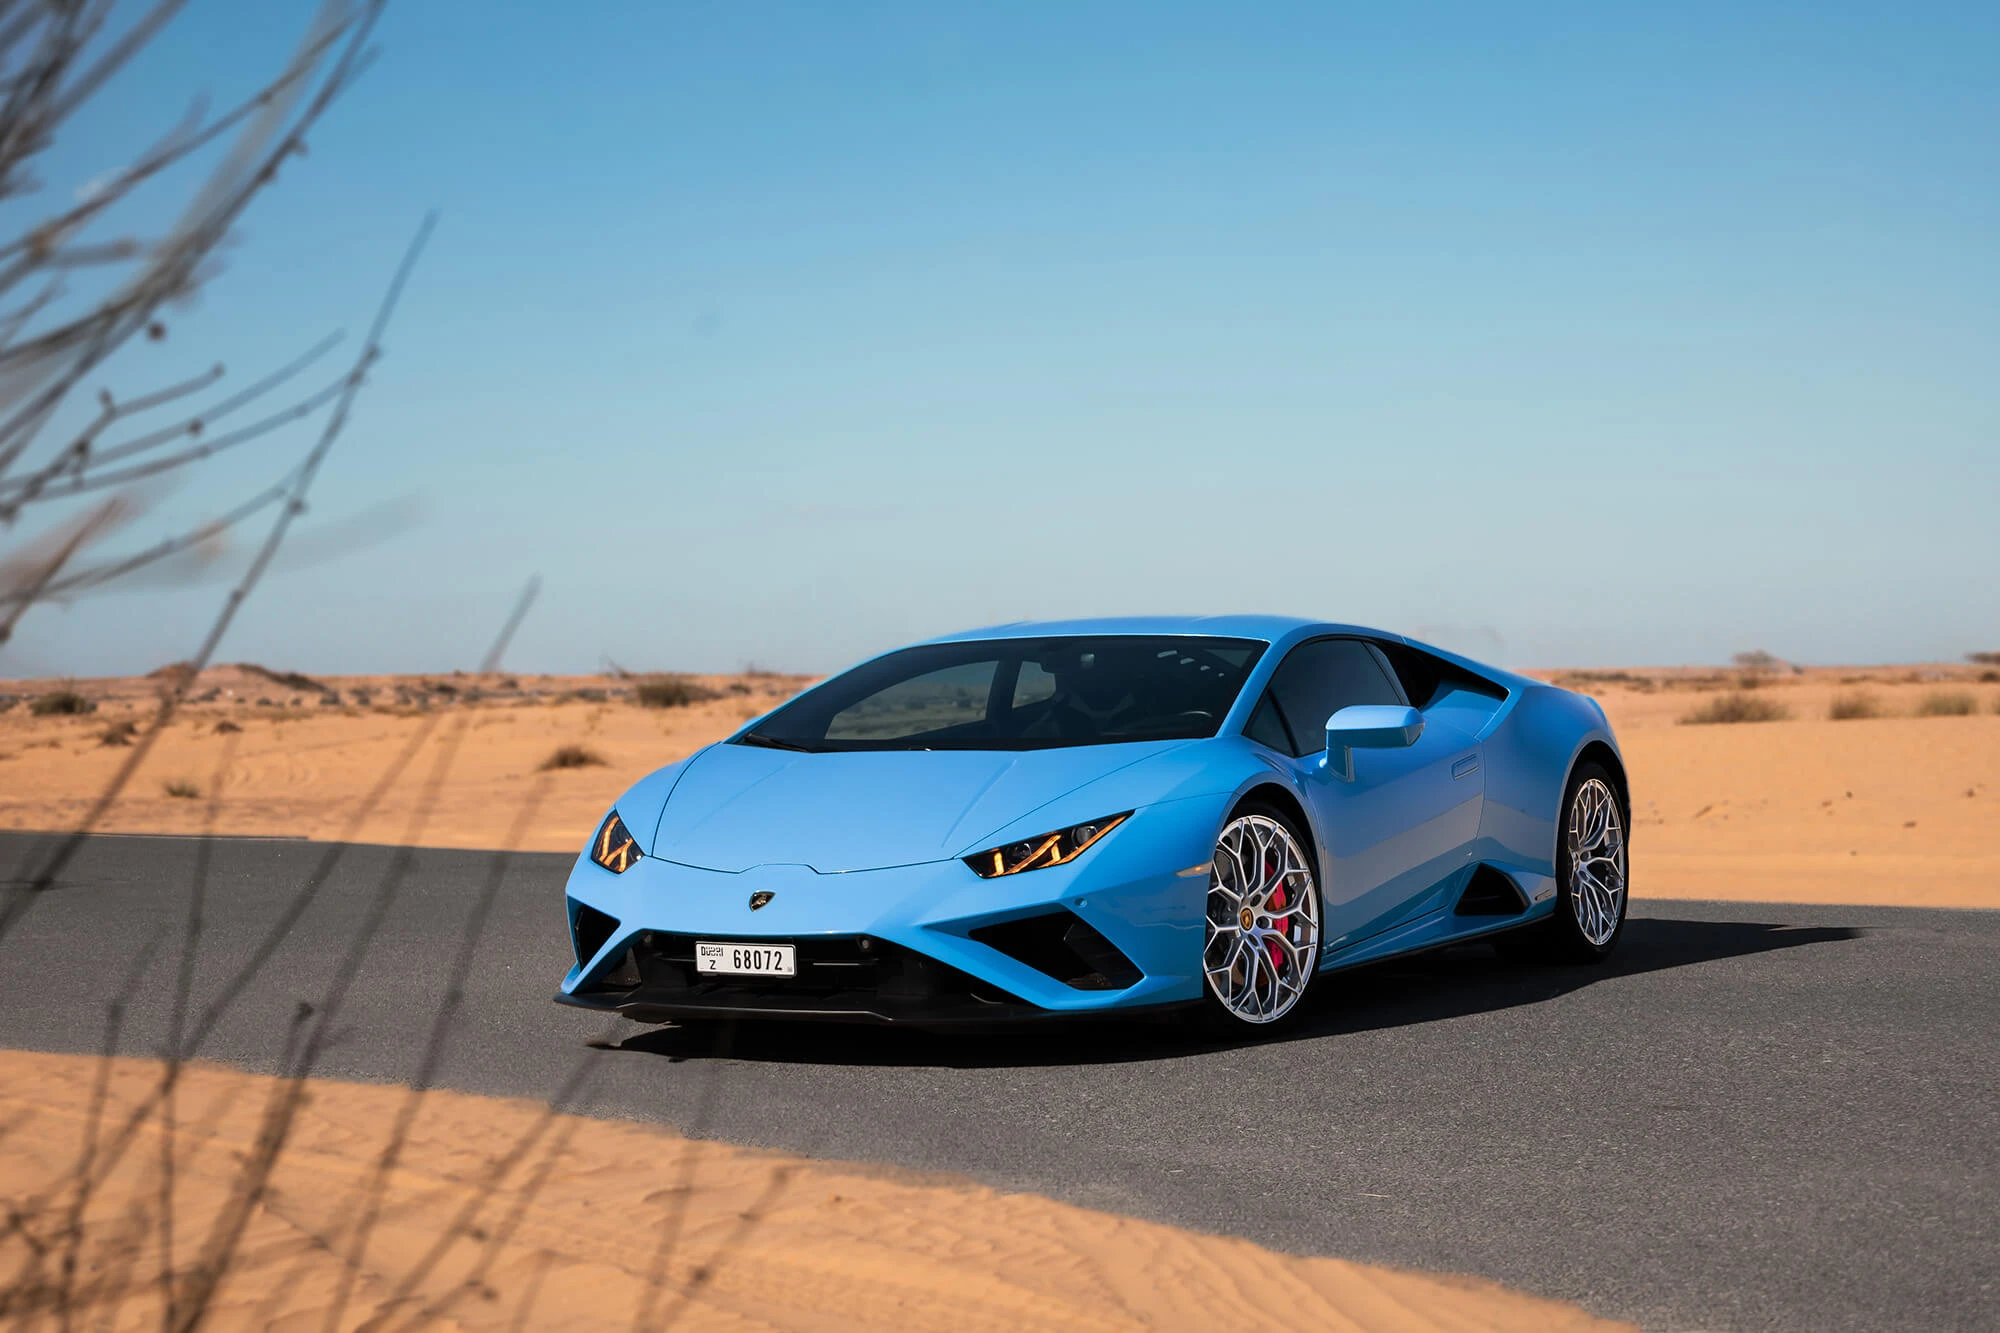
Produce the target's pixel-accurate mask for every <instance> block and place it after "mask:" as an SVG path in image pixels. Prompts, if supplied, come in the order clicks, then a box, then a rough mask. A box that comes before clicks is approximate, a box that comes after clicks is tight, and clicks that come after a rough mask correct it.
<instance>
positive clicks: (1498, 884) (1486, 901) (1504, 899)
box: [1454, 862, 1528, 916]
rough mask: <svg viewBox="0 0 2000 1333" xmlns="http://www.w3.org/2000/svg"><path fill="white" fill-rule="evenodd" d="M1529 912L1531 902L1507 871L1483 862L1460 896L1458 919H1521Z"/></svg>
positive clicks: (1457, 910) (1457, 909) (1473, 873)
mask: <svg viewBox="0 0 2000 1333" xmlns="http://www.w3.org/2000/svg"><path fill="white" fill-rule="evenodd" d="M1527 910H1528V899H1527V897H1526V895H1524V894H1523V893H1522V892H1521V888H1520V886H1519V885H1518V884H1516V883H1514V881H1513V880H1511V879H1509V878H1508V877H1507V875H1506V873H1505V872H1503V871H1499V870H1495V869H1494V868H1493V867H1492V866H1489V865H1487V864H1485V863H1484V862H1481V863H1480V865H1479V867H1478V868H1477V869H1475V870H1474V871H1473V872H1472V879H1471V880H1470V882H1468V883H1467V884H1466V886H1465V892H1464V893H1461V894H1459V895H1458V906H1457V908H1456V909H1454V911H1455V913H1456V915H1458V916H1519V915H1520V914H1521V913H1523V912H1525V911H1527Z"/></svg>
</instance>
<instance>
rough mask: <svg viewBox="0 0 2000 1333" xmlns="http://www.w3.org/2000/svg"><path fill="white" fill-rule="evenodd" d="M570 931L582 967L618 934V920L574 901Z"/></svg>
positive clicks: (571, 902)
mask: <svg viewBox="0 0 2000 1333" xmlns="http://www.w3.org/2000/svg"><path fill="white" fill-rule="evenodd" d="M569 929H570V937H571V938H572V940H574V942H575V944H576V961H577V965H578V966H579V967H581V966H582V965H583V964H585V963H588V962H589V961H590V960H591V959H593V958H595V957H597V951H598V950H599V949H602V948H603V947H604V945H605V943H606V942H607V941H608V940H610V938H611V937H612V936H613V935H616V934H617V933H618V918H617V917H615V916H607V915H606V914H605V913H603V912H600V911H598V910H597V909H596V908H595V907H591V906H589V905H588V904H585V903H580V902H577V901H575V900H574V899H572V900H571V901H570V917H569Z"/></svg>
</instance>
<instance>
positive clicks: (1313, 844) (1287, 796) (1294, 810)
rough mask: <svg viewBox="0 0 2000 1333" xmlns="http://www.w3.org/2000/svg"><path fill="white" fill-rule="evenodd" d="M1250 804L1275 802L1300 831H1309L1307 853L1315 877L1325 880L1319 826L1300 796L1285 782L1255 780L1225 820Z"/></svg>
mask: <svg viewBox="0 0 2000 1333" xmlns="http://www.w3.org/2000/svg"><path fill="white" fill-rule="evenodd" d="M1250 805H1268V806H1273V807H1275V808H1276V809H1278V810H1280V811H1282V812H1283V813H1284V814H1285V816H1286V817H1287V818H1289V819H1290V820H1291V821H1292V822H1293V824H1294V825H1295V826H1296V827H1297V828H1298V830H1299V832H1300V833H1302V834H1304V835H1305V845H1306V855H1307V856H1310V857H1311V858H1312V863H1313V864H1312V872H1313V878H1314V879H1316V880H1319V881H1320V882H1321V883H1324V882H1325V877H1324V876H1323V875H1321V873H1320V859H1319V830H1318V829H1317V828H1315V827H1314V825H1313V822H1312V819H1311V817H1310V816H1308V815H1307V814H1306V808H1305V806H1304V804H1303V803H1301V802H1300V800H1299V798H1298V796H1297V795H1296V794H1295V793H1294V792H1293V791H1292V790H1291V789H1290V788H1288V787H1284V786H1281V785H1280V784H1278V783H1276V782H1268V781H1266V782H1258V783H1255V784H1253V785H1252V786H1250V787H1248V788H1246V789H1245V790H1244V792H1243V794H1242V795H1240V796H1238V797H1237V798H1236V800H1235V802H1234V803H1233V804H1232V805H1231V806H1230V807H1229V812H1228V813H1227V814H1225V815H1224V816H1223V817H1222V822H1223V823H1224V824H1227V823H1228V822H1229V821H1230V820H1232V819H1234V818H1236V816H1237V815H1239V814H1241V813H1242V812H1243V808H1244V807H1245V806H1250Z"/></svg>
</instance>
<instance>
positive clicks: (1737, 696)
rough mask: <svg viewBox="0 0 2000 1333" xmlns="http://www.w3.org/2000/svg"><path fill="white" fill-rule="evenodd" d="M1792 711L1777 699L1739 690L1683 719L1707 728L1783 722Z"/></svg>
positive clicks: (1690, 724) (1687, 714)
mask: <svg viewBox="0 0 2000 1333" xmlns="http://www.w3.org/2000/svg"><path fill="white" fill-rule="evenodd" d="M1791 715H1792V710H1791V709H1789V708H1787V707H1785V705H1784V704H1782V703H1780V702H1778V701H1777V700H1776V699H1771V698H1767V697H1765V696H1764V695H1761V694H1751V693H1747V692H1743V691H1738V692H1737V693H1734V694H1723V695H1718V696H1717V697H1715V698H1713V699H1710V700H1709V701H1708V702H1707V703H1704V704H1702V705H1701V706H1700V707H1698V708H1695V709H1694V710H1693V711H1691V712H1688V713H1685V714H1683V715H1682V716H1681V722H1682V724H1683V725H1685V726H1707V725H1712V724H1716V723H1725V722H1782V721H1784V720H1785V719H1786V718H1788V717H1790V716H1791Z"/></svg>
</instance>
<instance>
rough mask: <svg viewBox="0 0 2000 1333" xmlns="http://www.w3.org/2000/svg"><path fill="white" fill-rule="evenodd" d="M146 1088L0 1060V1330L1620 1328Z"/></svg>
mask: <svg viewBox="0 0 2000 1333" xmlns="http://www.w3.org/2000/svg"><path fill="white" fill-rule="evenodd" d="M164 1068H165V1067H164V1066H163V1065H161V1064H158V1063H155V1062H152V1061H144V1060H116V1061H99V1060H95V1059H92V1058H89V1057H80V1056H60V1055H43V1054H29V1053H25V1052H7V1053H0V1129H4V1133H0V1196H4V1202H5V1206H6V1210H7V1217H8V1221H7V1223H6V1225H5V1226H4V1227H0V1325H5V1326H6V1327H9V1328H22V1329H31V1328H36V1327H47V1328H51V1329H53V1328H57V1327H68V1326H71V1323H72V1322H73V1323H74V1325H75V1326H80V1327H91V1328H114V1329H125V1328H133V1329H137V1328H157V1327H160V1326H161V1325H162V1315H163V1313H165V1311H163V1310H162V1304H163V1299H164V1297H165V1295H166V1293H167V1291H168V1290H169V1289H170V1290H171V1292H172V1299H173V1300H174V1302H175V1305H176V1310H175V1313H176V1315H177V1316H178V1317H179V1318H182V1319H185V1318H186V1317H187V1316H189V1315H190V1314H191V1313H192V1312H193V1311H194V1310H195V1309H196V1308H197V1306H198V1305H200V1304H202V1303H204V1302H205V1308H206V1309H207V1311H208V1314H209V1319H210V1325H209V1326H212V1327H218V1328H225V1329H227V1328H240V1327H258V1328H262V1327H282V1328H296V1329H320V1328H323V1327H327V1326H328V1316H329V1315H332V1314H333V1313H334V1312H335V1310H336V1307H337V1308H338V1317H337V1320H336V1321H335V1323H334V1326H335V1327H339V1328H346V1329H352V1328H358V1327H361V1326H363V1325H367V1326H368V1327H371V1328H381V1329H392V1328H405V1327H414V1326H417V1325H422V1326H424V1327H429V1328H465V1329H484V1328H495V1329H499V1328H506V1329H520V1328H631V1327H651V1328H663V1327H669V1326H672V1327H679V1328H688V1329H696V1328H698V1329H703V1330H729V1329H746V1330H747V1329H770V1328H784V1329H949V1330H952V1333H971V1331H972V1330H981V1329H1029V1328H1032V1329H1078V1330H1086V1329H1087V1330H1099V1329H1102V1330H1115V1329H1147V1328H1174V1329H1185V1328H1219V1327H1229V1328H1273V1329H1275V1328H1316V1329H1343V1330H1359V1329H1399V1330H1401V1329H1408V1330H1421V1329H1434V1330H1457V1331H1463V1333H1470V1331H1471V1330H1482V1329H1484V1330H1515V1329H1518V1330H1529V1329H1536V1330H1578V1331H1581V1330H1585V1329H1611V1328H1618V1327H1625V1326H1624V1325H1613V1324H1610V1323H1606V1322H1604V1321H1600V1320H1597V1319H1594V1318H1592V1317H1590V1316H1588V1315H1586V1314H1584V1313H1582V1312H1581V1311H1579V1310H1577V1309H1575V1308H1573V1307H1570V1306H1566V1305H1561V1304H1557V1303H1555V1302H1551V1301H1544V1300H1540V1299H1537V1298H1535V1297H1531V1296H1526V1295H1522V1294H1519V1293H1516V1292H1513V1291H1509V1290H1507V1289H1505V1288H1502V1287H1499V1286H1497V1285H1495V1284H1493V1283H1490V1282H1484V1281H1481V1280H1478V1279H1473V1278H1459V1277H1442V1276H1434V1275H1428V1274H1419V1273H1412V1272H1406V1271H1401V1270H1395V1269H1388V1268H1378V1267H1371V1266H1367V1265H1362V1264H1354V1263H1348V1262H1345V1261H1343V1260H1339V1259H1319V1258H1299V1257H1296V1256H1290V1255H1282V1254H1277V1253H1274V1252H1272V1251H1269V1250H1264V1249H1260V1248H1259V1247H1257V1246H1255V1245H1252V1244H1250V1243H1249V1242H1248V1241H1242V1240H1233V1239H1227V1238H1223V1237H1216V1236H1205V1235H1199V1234H1195V1233H1192V1232H1185V1231H1179V1230H1176V1229H1174V1228H1170V1227H1163V1226H1157V1225H1154V1224H1151V1223H1146V1222H1139V1221H1134V1220H1132V1219H1129V1218H1120V1217H1114V1216H1110V1215H1108V1214H1104V1213H1097V1212H1090V1211H1087V1210H1085V1209H1081V1208H1074V1207H1070V1206H1068V1205H1065V1204H1058V1203H1054V1202H1051V1201H1049V1200H1047V1199H1041V1198H1037V1197H1034V1196H1029V1195H1016V1194H1000V1193H996V1192H995V1191H993V1190H989V1189H985V1188H983V1187H979V1186H975V1185H971V1184H967V1183H964V1182H961V1181H956V1180H949V1179H944V1180H939V1179H930V1178H917V1177H913V1176H910V1175H908V1174H907V1173H896V1174H892V1173H888V1172H884V1171H881V1170H876V1169H871V1168H865V1167H858V1166H844V1165H841V1164H838V1163H828V1162H813V1161H808V1160H805V1159H801V1158H795V1157H786V1156H779V1155H775V1154H770V1153H759V1152H751V1151H748V1150H744V1149H739V1148H732V1147H728V1146H725V1145H721V1144H717V1143H711V1142H703V1141H695V1140H689V1139H684V1138H681V1137H679V1136H677V1135H675V1134H673V1133H672V1132H670V1131H667V1130H664V1129H661V1128H658V1127H655V1126H645V1125H635V1124H620V1123H608V1122H603V1121H592V1120H582V1119H578V1118H575V1117H571V1116H565V1115H557V1114H555V1113H553V1112H551V1111H549V1110H548V1108H546V1107H543V1106H539V1105H536V1104H533V1103H528V1102H514V1101H499V1100H493V1099H486V1098H477V1097H469V1096H465V1095H463V1094H458V1093H447V1092H431V1093H428V1094H423V1095H421V1096H419V1095H417V1094H414V1093H411V1092H409V1091H408V1090H406V1089H401V1088H389V1087H378V1086H369V1085H359V1084H345V1083H333V1082H321V1081H317V1080H314V1081H308V1082H306V1083H302V1084H286V1083H281V1082H279V1081H278V1080H275V1079H270V1078H264V1077H259V1076H255V1075H249V1074H244V1073H240V1072H237V1071H234V1070H227V1069H222V1068H217V1067H213V1066H204V1065H190V1066H187V1067H185V1068H184V1069H183V1070H182V1071H181V1072H180V1075H179V1078H178V1080H177V1082H176V1083H175V1085H174V1091H173V1095H172V1099H171V1112H172V1124H173V1126H174V1130H173V1132H172V1133H171V1134H168V1133H166V1132H164V1125H165V1123H166V1121H165V1117H164V1116H163V1115H162V1114H161V1108H162V1099H161V1098H160V1097H159V1095H158V1094H159V1090H160V1088H161V1086H162V1074H163V1071H164ZM292 1091H296V1092H297V1093H299V1094H301V1096H302V1100H301V1101H300V1102H299V1104H298V1106H297V1108H296V1111H295V1113H294V1114H293V1115H292V1116H291V1118H290V1121H289V1124H288V1125H286V1124H285V1114H284V1112H285V1109H286V1098H287V1096H288V1095H289V1093H290V1092H292ZM135 1111H143V1116H139V1115H135ZM405 1120H406V1121H407V1126H408V1128H407V1133H405V1134H403V1135H401V1136H400V1139H399V1137H398V1135H397V1126H398V1124H399V1123H402V1122H404V1121H405ZM135 1124H136V1125H137V1128H136V1130H133V1131H132V1132H127V1129H128V1126H133V1125H135ZM281 1125H284V1131H283V1132H282V1133H280V1132H279V1129H278V1127H279V1126H281ZM396 1142H400V1150H399V1151H398V1152H396V1153H395V1154H394V1156H393V1160H389V1157H388V1154H387V1153H386V1151H385V1150H386V1149H387V1148H388V1146H389V1145H390V1144H392V1143H396ZM385 1162H386V1164H387V1169H386V1170H382V1169H381V1168H382V1167H383V1165H384V1164H385ZM266 1163H269V1164H270V1165H269V1169H268V1171H266V1170H265V1169H264V1166H265V1164H266ZM260 1179H261V1180H262V1185H261V1188H258V1186H257V1183H258V1181H259V1180H260ZM84 1180H87V1181H88V1182H89V1185H88V1187H87V1188H85V1187H82V1186H81V1185H80V1182H81V1181H84ZM371 1216H372V1219H373V1220H372V1223H370V1222H368V1221H367V1219H368V1218H370V1217H371ZM163 1271H165V1272H167V1273H169V1274H171V1278H170V1281H169V1282H164V1283H163V1280H162V1273H163ZM343 1292H344V1295H343Z"/></svg>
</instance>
